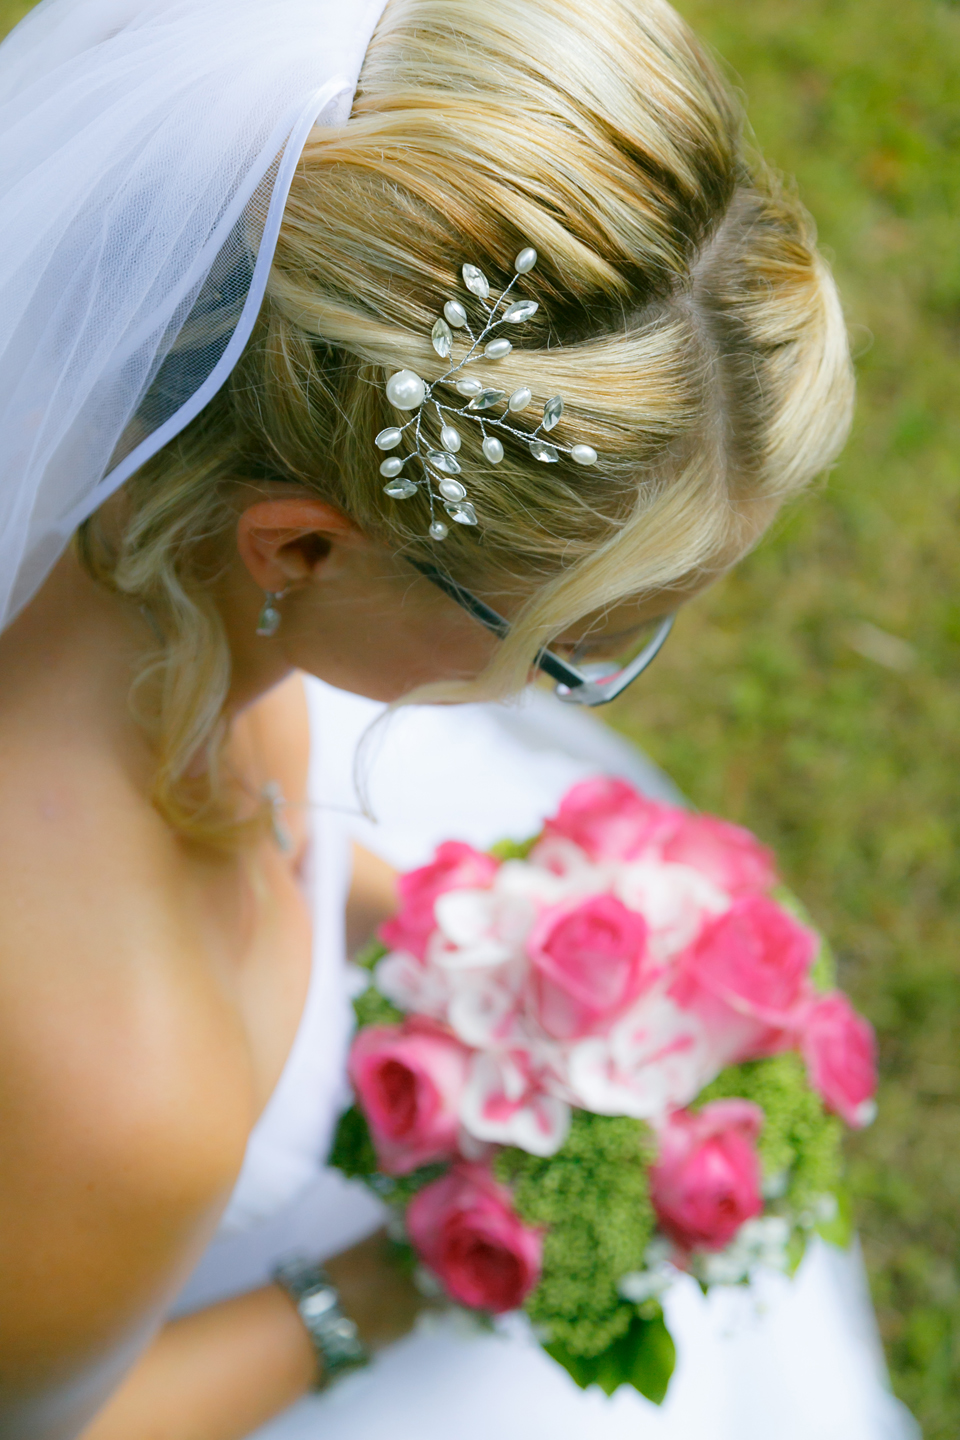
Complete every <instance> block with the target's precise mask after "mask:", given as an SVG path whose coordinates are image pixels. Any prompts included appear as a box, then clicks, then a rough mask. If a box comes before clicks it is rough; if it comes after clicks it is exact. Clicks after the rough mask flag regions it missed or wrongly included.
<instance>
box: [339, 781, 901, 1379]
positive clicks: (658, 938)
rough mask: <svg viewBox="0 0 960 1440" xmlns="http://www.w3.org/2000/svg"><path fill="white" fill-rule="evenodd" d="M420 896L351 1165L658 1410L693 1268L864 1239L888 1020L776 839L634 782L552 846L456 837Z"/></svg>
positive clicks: (369, 992)
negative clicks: (659, 797)
mask: <svg viewBox="0 0 960 1440" xmlns="http://www.w3.org/2000/svg"><path fill="white" fill-rule="evenodd" d="M400 896H401V906H400V910H399V913H398V914H397V915H396V917H395V918H394V919H392V920H390V921H389V923H388V924H386V925H384V926H383V927H382V929H381V931H380V938H381V941H382V944H380V945H379V946H378V947H376V949H375V951H374V952H373V953H372V954H370V955H369V956H368V957H367V960H368V964H369V970H370V984H369V986H368V988H367V989H366V990H365V991H364V992H363V993H362V994H361V995H360V996H359V997H358V999H357V1000H356V1001H355V1006H356V1010H357V1018H358V1022H359V1028H358V1030H357V1034H356V1036H355V1038H354V1041H353V1046H352V1050H351V1053H350V1061H349V1073H350V1078H351V1081H352V1084H353V1089H354V1093H355V1097H356V1103H355V1105H354V1107H353V1108H352V1109H351V1110H349V1111H347V1113H346V1114H345V1115H344V1116H343V1118H342V1120H341V1123H340V1127H339V1130H338V1132H337V1137H336V1140H335V1143H334V1149H333V1154H332V1156H331V1161H332V1163H333V1164H334V1165H337V1166H338V1167H339V1168H340V1169H342V1170H343V1171H344V1172H345V1173H346V1174H348V1175H351V1176H360V1177H362V1178H363V1179H364V1180H365V1181H366V1182H367V1183H368V1184H369V1185H370V1186H372V1188H373V1189H374V1190H375V1191H376V1193H377V1194H379V1195H381V1196H382V1197H384V1198H385V1199H386V1200H388V1201H389V1202H391V1203H392V1204H393V1205H394V1206H395V1215H396V1220H397V1225H396V1227H395V1228H396V1230H397V1232H398V1235H399V1237H400V1242H401V1243H402V1245H403V1246H405V1247H407V1249H406V1253H407V1254H408V1255H409V1257H410V1259H411V1263H413V1264H415V1265H417V1266H418V1267H419V1268H420V1270H421V1272H422V1274H423V1276H424V1278H425V1280H426V1282H427V1283H432V1284H434V1285H435V1286H437V1287H438V1288H442V1290H443V1292H445V1293H446V1295H447V1297H448V1298H449V1299H450V1300H451V1301H453V1302H455V1303H457V1304H459V1305H461V1306H464V1307H466V1308H468V1309H470V1310H473V1311H478V1312H481V1313H482V1314H483V1315H486V1316H492V1315H497V1314H502V1313H504V1312H506V1311H510V1310H514V1309H518V1308H520V1307H522V1308H523V1309H525V1310H526V1312H527V1314H528V1315H529V1317H530V1319H531V1321H532V1322H533V1325H534V1330H535V1334H536V1335H537V1336H538V1338H539V1339H540V1341H541V1343H542V1344H543V1346H544V1348H545V1349H546V1351H547V1352H548V1353H549V1354H550V1355H551V1356H552V1357H553V1358H554V1359H555V1360H557V1361H558V1362H559V1363H560V1364H562V1365H563V1366H565V1368H566V1369H567V1370H568V1371H569V1372H570V1374H571V1375H572V1376H573V1378H574V1379H575V1380H576V1381H577V1382H578V1383H579V1384H580V1385H583V1386H586V1385H589V1384H599V1385H600V1386H602V1388H603V1389H604V1390H606V1392H607V1393H608V1394H612V1393H613V1391H614V1390H615V1389H616V1388H617V1387H618V1386H619V1385H621V1384H624V1383H626V1384H632V1385H634V1386H635V1387H636V1388H637V1389H638V1390H639V1391H641V1393H643V1394H644V1395H647V1396H648V1397H649V1398H650V1399H653V1400H655V1401H657V1402H659V1401H660V1400H662V1398H663V1396H664V1394H665V1393H666V1388H667V1384H668V1381H669V1378H670V1374H671V1371H672V1369H673V1361H674V1351H673V1343H672V1341H671V1339H670V1336H669V1333H668V1331H667V1329H666V1326H665V1323H664V1319H663V1313H662V1310H661V1307H660V1303H659V1298H660V1296H661V1295H662V1293H663V1291H664V1290H665V1289H666V1287H667V1286H668V1285H669V1283H670V1281H671V1279H672V1278H673V1277H674V1276H675V1275H676V1274H677V1272H678V1271H687V1272H690V1273H691V1274H692V1275H693V1276H695V1277H696V1279H697V1280H698V1281H699V1282H700V1283H701V1285H702V1286H703V1287H704V1288H706V1287H708V1286H710V1285H712V1284H731V1283H737V1282H740V1281H743V1280H746V1279H748V1278H749V1276H750V1273H751V1271H752V1270H753V1269H754V1268H755V1267H756V1266H758V1265H774V1266H777V1267H779V1268H781V1269H784V1270H788V1271H789V1270H792V1269H793V1268H795V1266H796V1265H797V1264H798V1263H799V1260H800V1258H801V1256H802V1254H803V1248H804V1245H805V1242H806V1239H807V1237H808V1236H809V1235H810V1233H811V1232H812V1231H813V1230H815V1229H816V1230H819V1231H820V1232H821V1233H825V1234H827V1235H828V1237H829V1238H833V1239H836V1240H838V1241H842V1240H843V1238H844V1217H843V1204H842V1199H841V1192H840V1189H839V1139H840V1132H841V1128H842V1126H841V1122H846V1124H848V1125H854V1126H860V1125H864V1124H866V1123H868V1121H869V1120H870V1119H871V1118H872V1114H873V1098H872V1097H873V1093H874V1089H875V1068H874V1045H873V1035H872V1032H871V1030H870V1027H869V1026H868V1025H867V1023H866V1021H864V1020H863V1019H862V1018H860V1017H859V1016H858V1015H857V1014H856V1013H855V1012H854V1010H853V1009H852V1008H851V1006H850V1004H849V1002H848V1001H847V1000H846V998H845V997H844V995H843V994H841V993H840V991H838V990H836V989H834V988H832V984H831V980H832V975H831V970H832V967H831V960H830V956H829V953H828V952H827V950H826V947H825V946H824V944H823V942H822V941H821V940H820V939H819V937H818V936H817V935H816V934H815V933H814V931H813V930H812V929H811V928H810V927H809V925H808V924H807V923H806V921H805V919H804V918H803V916H802V915H801V914H800V913H798V910H799V907H798V906H797V904H796V902H795V901H793V900H792V899H791V897H790V896H789V895H788V894H786V893H785V892H784V891H783V890H782V888H780V887H779V885H778V881H777V877H776V873H775V870H774V866H773V860H772V857H771V855H770V853H769V852H768V851H767V850H765V849H764V848H763V847H762V846H761V845H760V844H759V843H758V842H757V841H756V840H755V839H754V837H753V836H752V835H750V834H749V833H748V832H747V831H745V830H741V829H739V828H738V827H736V826H733V825H729V824H726V823H725V822H723V821H721V820H717V819H715V818H713V817H711V816H708V815H698V814H693V813H691V812H689V811H686V810H682V809H678V808H676V807H673V806H667V805H662V804H655V803H653V802H651V801H649V800H647V799H645V798H644V797H643V796H641V795H640V794H638V793H637V792H636V791H635V790H633V789H632V788H631V787H630V786H629V785H626V784H625V783H623V782H622V781H619V780H611V779H596V780H589V781H585V782H584V783H582V784H579V785H576V786H574V787H573V789H572V790H570V791H569V792H568V794H567V795H566V796H565V797H564V799H563V801H562V803H561V804H560V807H559V809H558V811H557V813H556V815H554V816H553V817H552V818H551V819H550V820H548V821H547V823H546V825H545V827H544V829H543V832H542V833H541V834H540V835H538V836H537V837H536V838H535V839H534V840H533V841H530V842H527V843H524V844H520V845H518V844H513V843H512V842H506V843H504V844H502V845H499V846H496V847H494V849H493V851H491V852H490V853H488V854H483V853H480V852H478V851H476V850H474V849H473V848H471V846H469V845H465V844H461V843H459V842H457V841H449V842H447V843H445V844H443V845H441V846H440V847H439V848H438V850H437V851H436V854H435V857H434V859H433V861H432V863H431V864H429V865H426V866H424V867H423V868H421V869H418V870H413V871H411V872H410V873H409V874H406V875H404V876H403V877H402V878H401V880H400Z"/></svg>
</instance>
